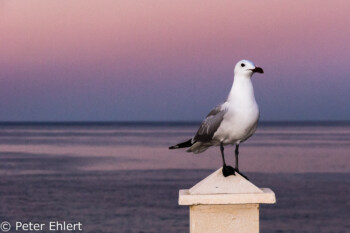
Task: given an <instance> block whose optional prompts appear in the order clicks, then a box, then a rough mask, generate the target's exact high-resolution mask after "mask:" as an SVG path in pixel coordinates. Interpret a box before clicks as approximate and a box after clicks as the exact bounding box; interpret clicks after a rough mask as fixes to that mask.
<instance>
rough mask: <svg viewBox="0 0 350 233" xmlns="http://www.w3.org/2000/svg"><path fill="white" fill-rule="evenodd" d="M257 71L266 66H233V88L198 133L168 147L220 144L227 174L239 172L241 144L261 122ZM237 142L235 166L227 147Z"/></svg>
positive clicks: (246, 62) (243, 62)
mask: <svg viewBox="0 0 350 233" xmlns="http://www.w3.org/2000/svg"><path fill="white" fill-rule="evenodd" d="M254 73H264V71H263V69H262V68H260V67H257V66H255V65H254V63H253V62H251V61H249V60H241V61H239V62H238V63H237V64H236V66H235V69H234V79H233V84H232V88H231V91H230V93H229V95H228V97H227V99H226V101H225V102H224V103H222V104H220V105H218V106H217V107H215V108H214V109H213V110H211V111H210V112H209V114H208V115H207V117H206V118H205V119H204V120H203V122H202V123H201V125H200V127H199V129H198V131H197V133H196V134H195V136H194V137H192V138H191V139H189V140H187V141H185V142H182V143H179V144H177V145H175V146H171V147H169V149H178V148H188V149H187V152H193V153H194V154H199V153H202V152H204V151H205V150H207V149H208V148H209V147H211V146H219V147H220V152H221V157H222V162H223V167H222V174H223V175H224V177H227V176H230V175H235V173H238V174H240V175H242V176H243V177H244V178H246V179H248V178H247V177H246V176H245V175H243V174H242V173H241V172H240V171H239V168H238V154H239V145H240V143H242V142H244V141H245V140H247V139H248V138H250V137H251V136H252V135H253V134H254V133H255V131H256V128H257V126H258V121H259V106H258V104H257V102H256V100H255V96H254V89H253V84H252V81H251V78H252V76H253V74H254ZM226 145H235V146H236V148H235V158H236V164H235V168H233V167H231V166H227V165H226V162H225V155H224V146H226Z"/></svg>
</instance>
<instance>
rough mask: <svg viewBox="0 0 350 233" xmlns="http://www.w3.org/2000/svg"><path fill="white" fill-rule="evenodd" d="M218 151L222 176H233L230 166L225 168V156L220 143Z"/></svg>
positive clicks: (233, 172) (233, 171)
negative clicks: (220, 158)
mask: <svg viewBox="0 0 350 233" xmlns="http://www.w3.org/2000/svg"><path fill="white" fill-rule="evenodd" d="M220 151H221V157H222V163H223V165H222V174H223V175H224V177H227V176H230V175H235V169H234V168H233V167H231V166H227V165H226V162H225V155H224V145H223V143H222V142H221V143H220Z"/></svg>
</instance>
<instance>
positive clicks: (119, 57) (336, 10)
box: [0, 0, 350, 121]
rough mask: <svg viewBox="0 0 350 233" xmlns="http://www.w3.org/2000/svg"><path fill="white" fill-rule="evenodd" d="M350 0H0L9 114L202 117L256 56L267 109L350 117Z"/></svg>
mask: <svg viewBox="0 0 350 233" xmlns="http://www.w3.org/2000/svg"><path fill="white" fill-rule="evenodd" d="M349 12H350V1H346V0H343V1H340V0H332V1H331V0H329V1H318V0H317V1H316V0H306V1H301V0H298V1H278V0H275V1H271V0H265V1H238V0H237V1H233V0H222V1H212V0H210V1H208V0H200V1H199V0H198V1H197V0H190V1H188V0H177V1H170V0H148V1H142V0H139V1H136V0H123V1H105V0H99V1H97V0H95V1H90V0H76V1H71V0H50V1H47V0H31V1H19V0H11V1H0V121H200V120H201V119H203V118H204V117H205V116H206V114H207V113H208V112H209V111H210V110H211V109H212V108H213V107H215V106H216V105H217V104H220V103H221V102H223V101H224V100H225V99H226V97H227V95H228V92H229V90H230V88H231V85H232V81H233V67H234V66H235V64H236V62H237V61H239V60H241V59H249V60H251V61H253V62H254V63H255V64H256V65H257V66H260V67H262V68H263V69H264V71H265V73H264V74H263V75H258V74H257V75H254V76H253V85H254V88H255V96H256V99H257V102H258V104H259V107H260V113H261V119H262V120H263V121H285V120H292V121H294V120H295V121H303V120H306V121H310V120H350V14H349Z"/></svg>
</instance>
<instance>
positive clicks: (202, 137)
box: [193, 105, 227, 142]
mask: <svg viewBox="0 0 350 233" xmlns="http://www.w3.org/2000/svg"><path fill="white" fill-rule="evenodd" d="M226 112H227V109H225V108H223V107H222V105H219V106H217V107H216V108H214V109H213V110H211V111H210V112H209V114H208V115H207V117H206V118H205V119H204V121H203V122H202V124H201V126H200V127H199V129H198V131H197V133H196V135H195V136H194V137H193V142H210V141H211V139H212V138H213V136H214V134H215V132H216V130H217V129H218V128H219V126H220V124H221V122H222V120H223V119H224V115H225V113H226Z"/></svg>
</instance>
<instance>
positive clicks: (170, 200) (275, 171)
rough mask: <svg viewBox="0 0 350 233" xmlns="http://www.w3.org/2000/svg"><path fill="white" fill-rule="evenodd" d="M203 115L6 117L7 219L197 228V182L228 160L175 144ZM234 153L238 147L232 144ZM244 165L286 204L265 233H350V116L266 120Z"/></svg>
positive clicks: (0, 170)
mask: <svg viewBox="0 0 350 233" xmlns="http://www.w3.org/2000/svg"><path fill="white" fill-rule="evenodd" d="M197 127H198V124H196V123H187V124H180V123H178V124H177V123H171V124H170V123H138V124H133V123H119V124H112V123H103V124H101V123H100V124H92V123H90V124H84V123H71V124H0V221H3V220H8V221H9V222H11V221H12V222H14V221H18V220H21V221H32V222H33V221H37V222H45V221H50V220H62V221H63V220H66V221H80V222H82V223H83V229H84V232H91V233H92V232H94V233H95V232H188V208H186V207H179V206H177V195H178V189H180V188H189V187H191V186H192V185H193V184H195V183H196V182H198V181H199V180H201V179H202V178H204V177H205V176H206V175H208V174H210V172H212V171H213V170H215V169H217V168H218V167H220V166H221V158H220V154H219V151H218V149H217V148H213V149H209V150H208V151H206V152H205V153H203V154H200V155H192V154H188V153H186V152H185V151H184V150H172V151H169V150H168V149H167V147H168V146H169V145H172V144H175V143H177V142H181V141H182V140H185V139H188V138H190V137H191V136H192V134H193V133H194V132H195V131H196V129H197ZM225 152H226V156H227V161H233V160H234V156H233V148H227V149H226V150H225ZM240 153H241V154H240V166H241V170H242V171H244V172H245V173H246V175H248V176H249V177H250V179H251V180H252V181H253V182H254V183H256V184H257V185H258V186H261V187H270V188H272V189H273V190H274V191H275V192H276V195H277V200H278V203H277V204H276V205H273V206H267V205H266V206H263V207H262V208H261V209H262V210H261V212H262V217H261V230H262V232H276V233H277V232H350V224H349V223H348V219H350V198H349V196H350V195H349V193H350V159H349V156H350V124H349V123H337V124H332V123H279V124H277V123H269V124H263V125H262V126H260V127H259V128H258V130H257V133H256V135H254V136H253V137H252V138H251V139H250V140H249V141H247V142H245V143H244V144H242V146H241V147H240Z"/></svg>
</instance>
